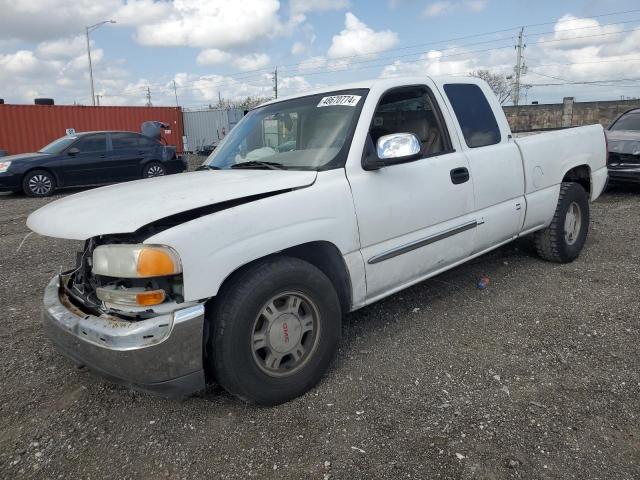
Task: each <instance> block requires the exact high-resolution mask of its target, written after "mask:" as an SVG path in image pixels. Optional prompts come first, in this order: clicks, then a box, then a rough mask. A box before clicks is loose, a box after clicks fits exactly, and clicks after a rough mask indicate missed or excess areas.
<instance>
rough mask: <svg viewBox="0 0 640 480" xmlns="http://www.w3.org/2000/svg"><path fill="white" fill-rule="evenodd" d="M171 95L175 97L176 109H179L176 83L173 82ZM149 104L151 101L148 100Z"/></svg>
mask: <svg viewBox="0 0 640 480" xmlns="http://www.w3.org/2000/svg"><path fill="white" fill-rule="evenodd" d="M173 93H174V95H175V96H176V107H179V106H180V105H179V104H178V88H177V87H176V81H175V80H174V81H173ZM149 102H151V100H149Z"/></svg>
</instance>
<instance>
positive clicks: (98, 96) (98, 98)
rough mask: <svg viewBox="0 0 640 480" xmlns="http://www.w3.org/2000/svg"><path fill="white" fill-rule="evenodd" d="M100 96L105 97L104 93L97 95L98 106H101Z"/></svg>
mask: <svg viewBox="0 0 640 480" xmlns="http://www.w3.org/2000/svg"><path fill="white" fill-rule="evenodd" d="M100 97H104V95H96V102H97V103H98V107H99V106H100Z"/></svg>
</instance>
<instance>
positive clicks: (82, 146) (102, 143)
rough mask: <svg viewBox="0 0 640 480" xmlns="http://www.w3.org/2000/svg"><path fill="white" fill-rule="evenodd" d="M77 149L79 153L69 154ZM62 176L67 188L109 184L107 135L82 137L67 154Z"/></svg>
mask: <svg viewBox="0 0 640 480" xmlns="http://www.w3.org/2000/svg"><path fill="white" fill-rule="evenodd" d="M73 148H77V149H78V150H79V152H78V153H75V154H69V153H68V152H69V150H70V149H73ZM65 155H66V158H65V159H64V160H63V161H62V163H61V168H60V175H61V177H62V182H63V184H64V185H65V186H73V185H95V184H99V183H108V182H109V181H110V180H109V177H108V170H109V165H108V159H107V135H106V134H104V133H94V134H89V135H82V136H81V137H80V138H78V140H77V141H76V142H75V143H74V144H72V145H71V146H70V147H69V148H68V149H67V150H66V152H65Z"/></svg>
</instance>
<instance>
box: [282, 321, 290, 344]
mask: <svg viewBox="0 0 640 480" xmlns="http://www.w3.org/2000/svg"><path fill="white" fill-rule="evenodd" d="M282 335H283V337H284V343H289V326H288V325H287V322H284V323H283V324H282Z"/></svg>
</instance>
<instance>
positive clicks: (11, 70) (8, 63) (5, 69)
mask: <svg viewBox="0 0 640 480" xmlns="http://www.w3.org/2000/svg"><path fill="white" fill-rule="evenodd" d="M41 68H42V63H41V62H40V61H39V60H38V59H37V58H36V56H35V55H34V54H33V52H32V51H29V50H18V51H17V52H15V53H11V54H8V55H0V72H1V73H0V75H2V76H3V77H5V78H8V77H9V76H13V75H15V76H24V75H33V74H37V73H38V71H39V70H40V69H41Z"/></svg>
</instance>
